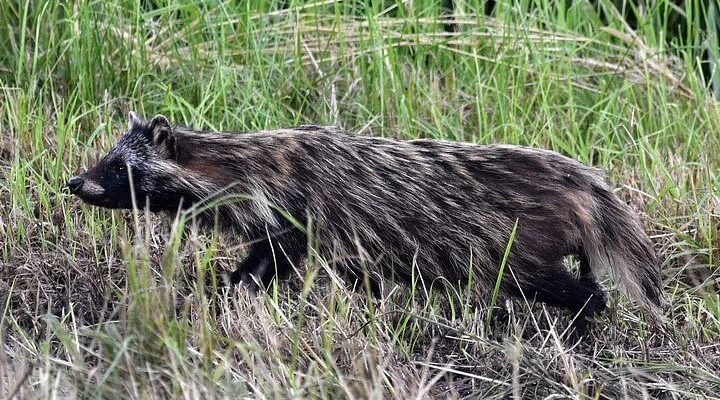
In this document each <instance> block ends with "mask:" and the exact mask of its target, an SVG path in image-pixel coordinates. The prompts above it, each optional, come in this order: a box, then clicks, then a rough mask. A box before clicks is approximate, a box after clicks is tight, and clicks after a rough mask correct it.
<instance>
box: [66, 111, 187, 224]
mask: <svg viewBox="0 0 720 400" xmlns="http://www.w3.org/2000/svg"><path fill="white" fill-rule="evenodd" d="M172 131H173V128H172V127H171V126H170V123H169V122H168V120H167V118H165V117H164V116H162V115H157V116H155V117H154V118H153V119H152V120H151V121H150V122H144V121H142V120H141V119H140V118H139V117H138V116H137V115H136V114H135V113H134V112H130V113H129V114H128V132H127V133H126V134H125V135H124V136H123V137H122V138H121V139H120V141H118V143H117V144H116V145H115V146H114V147H113V148H112V149H111V150H110V152H109V153H108V154H107V155H106V156H105V157H103V158H102V159H101V160H100V162H98V164H97V165H95V166H94V167H93V168H91V169H90V170H89V171H87V172H85V173H83V174H81V175H78V176H74V177H72V178H70V180H69V181H68V182H67V187H68V189H69V190H70V193H72V194H74V195H75V196H78V197H79V198H80V199H82V200H83V201H84V202H86V203H88V204H92V205H95V206H100V207H106V208H133V198H132V195H133V194H134V195H135V205H136V206H137V207H138V208H140V209H143V208H145V207H146V206H148V207H149V208H150V210H152V211H160V210H171V211H172V210H177V208H178V206H180V205H181V201H182V200H183V196H182V194H181V193H180V192H181V191H180V190H178V188H176V187H175V186H176V185H175V182H177V180H178V178H177V173H178V171H177V168H176V164H175V163H174V162H173V161H174V154H173V150H174V148H175V138H174V136H173V134H172ZM131 183H132V186H131ZM185 197H186V196H185ZM185 200H189V199H185Z"/></svg>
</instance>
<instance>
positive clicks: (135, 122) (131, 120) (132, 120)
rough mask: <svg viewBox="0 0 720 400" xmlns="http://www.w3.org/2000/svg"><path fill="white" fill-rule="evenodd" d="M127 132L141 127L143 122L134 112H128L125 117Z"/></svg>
mask: <svg viewBox="0 0 720 400" xmlns="http://www.w3.org/2000/svg"><path fill="white" fill-rule="evenodd" d="M127 123H128V131H131V130H132V129H133V128H134V127H136V126H139V125H142V124H143V121H142V120H141V119H140V117H138V115H137V114H135V111H130V112H128V115H127Z"/></svg>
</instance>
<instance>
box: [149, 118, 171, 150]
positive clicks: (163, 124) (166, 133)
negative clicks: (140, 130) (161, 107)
mask: <svg viewBox="0 0 720 400" xmlns="http://www.w3.org/2000/svg"><path fill="white" fill-rule="evenodd" d="M171 131H172V128H170V122H169V121H168V119H167V118H165V116H164V115H160V114H158V115H156V116H154V117H153V119H152V120H151V121H150V132H151V134H152V138H151V139H152V142H153V143H154V144H155V145H159V144H163V143H165V141H166V140H167V139H168V138H169V137H170V134H171Z"/></svg>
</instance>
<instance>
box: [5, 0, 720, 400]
mask: <svg viewBox="0 0 720 400" xmlns="http://www.w3.org/2000/svg"><path fill="white" fill-rule="evenodd" d="M59 3H61V2H54V1H43V0H38V1H32V2H24V1H3V2H0V39H1V40H0V346H2V350H1V351H0V398H7V397H13V396H16V397H18V398H118V399H120V398H123V399H124V398H139V399H148V398H188V399H190V398H192V399H195V398H197V399H206V398H241V397H247V398H328V399H337V398H357V399H359V398H397V399H408V398H428V397H429V398H463V397H475V398H508V397H510V398H536V397H543V398H578V399H584V398H588V399H616V398H660V399H675V398H702V399H706V398H720V345H719V344H718V343H720V297H719V296H718V290H719V287H718V286H719V283H720V272H719V269H718V268H720V267H719V261H718V260H720V239H719V234H720V232H719V231H718V227H719V226H720V219H719V216H720V215H719V212H720V211H718V210H719V209H720V199H719V197H718V193H719V192H720V177H719V176H718V171H720V169H719V167H720V143H719V141H718V140H719V139H718V138H720V109H719V108H718V103H717V102H716V100H715V99H714V98H713V96H712V91H710V90H708V89H707V88H706V87H705V83H704V81H705V79H710V80H712V79H716V78H717V77H714V76H713V77H700V72H699V71H701V69H700V68H699V67H698V58H697V56H698V54H701V53H702V49H703V46H707V47H710V48H711V50H712V49H717V37H716V36H715V35H707V36H705V35H703V33H702V31H701V30H700V29H698V26H700V25H701V24H700V22H702V21H704V18H706V15H705V14H704V10H702V9H701V7H700V5H701V3H700V2H699V1H685V2H683V3H682V4H683V5H682V6H680V7H676V6H673V5H672V4H671V3H668V2H665V1H658V2H654V5H652V6H648V8H645V9H643V10H642V13H643V15H642V16H641V17H640V19H639V20H638V24H637V30H633V29H631V28H630V27H629V26H628V25H626V24H625V22H624V21H623V19H622V18H621V17H620V14H619V13H618V12H617V11H615V9H614V8H612V7H611V6H609V4H610V2H608V1H600V2H599V4H600V5H599V6H597V7H593V6H592V5H590V3H588V2H587V1H577V2H573V3H574V5H572V6H569V5H568V4H565V3H566V2H552V1H549V0H547V1H543V0H537V1H531V0H522V1H518V2H499V4H498V5H497V6H496V8H495V10H494V11H493V14H492V16H490V17H482V16H479V15H481V14H478V12H477V10H482V9H483V6H484V5H483V4H482V3H483V2H475V1H457V2H455V9H454V14H452V15H447V14H443V12H442V10H441V8H440V7H439V6H438V4H436V3H438V2H437V1H415V2H397V3H392V2H388V1H386V2H382V1H371V2H370V5H361V4H359V3H360V2H358V1H348V2H333V1H319V2H315V3H307V4H306V3H303V2H294V1H290V2H287V4H284V3H285V2H277V3H276V2H262V3H260V2H258V3H260V4H248V3H246V2H242V1H237V2H227V3H225V4H216V3H215V2H192V1H186V0H167V1H161V2H158V3H159V4H158V5H157V6H156V7H154V8H152V7H149V6H147V5H144V2H140V1H136V2H129V1H121V2H119V3H118V4H112V3H111V2H101V1H84V0H81V1H79V2H77V4H71V3H72V2H67V4H59ZM63 3H64V2H63ZM250 3H254V2H250ZM598 9H600V10H602V13H599V12H598ZM671 12H679V13H683V14H684V15H686V16H687V18H688V19H689V20H690V21H691V23H690V24H688V25H687V26H686V27H684V28H683V29H684V30H683V31H682V32H680V34H679V35H677V36H676V37H674V38H673V40H672V41H671V42H670V44H668V40H667V38H666V36H665V35H667V32H668V31H669V30H670V29H669V28H672V27H670V26H668V24H669V23H668V15H669V14H670V13H671ZM710 16H712V14H711V15H710ZM711 54H712V51H711ZM128 110H137V111H138V112H139V113H140V114H143V115H145V116H146V117H151V116H153V115H155V114H157V113H162V114H165V115H167V116H168V117H169V118H170V120H171V121H175V122H178V123H181V124H185V125H190V126H194V127H197V128H205V129H213V130H232V131H247V130H258V129H265V128H274V127H279V126H290V125H295V124H302V123H313V124H336V125H339V126H341V127H343V128H345V129H346V130H348V131H351V132H360V133H362V134H365V135H377V136H393V137H402V138H417V137H425V138H443V139H451V140H462V141H470V142H476V143H517V144H523V145H530V146H536V147H542V148H547V149H553V150H556V151H559V152H561V153H563V154H565V155H568V156H570V157H573V158H575V159H578V160H580V161H582V162H584V163H588V164H592V165H595V166H598V167H601V168H604V169H606V170H607V171H608V180H609V181H610V182H612V183H613V185H615V186H616V187H617V188H618V194H619V195H620V196H621V197H622V198H623V199H625V200H627V201H628V202H629V203H630V204H631V205H632V206H633V207H634V208H635V209H636V210H637V211H638V212H639V213H641V214H642V216H643V220H644V221H645V224H646V228H647V231H648V232H649V233H650V234H651V237H652V239H653V242H654V244H655V247H656V249H657V251H658V254H659V255H660V256H661V259H662V260H663V262H662V275H663V282H664V293H665V295H666V297H667V299H668V300H669V302H670V306H669V307H668V309H667V310H665V317H666V318H667V322H666V324H665V326H664V328H663V329H662V330H652V329H648V326H647V324H646V323H645V321H644V319H643V316H642V314H641V313H640V312H638V310H637V309H636V308H635V307H633V305H632V304H630V303H629V302H628V301H627V299H625V298H624V297H622V296H621V295H620V294H619V293H617V292H616V291H614V290H613V286H612V280H611V279H607V280H605V281H604V284H605V287H606V288H607V289H608V290H609V291H611V293H612V301H611V307H610V309H609V310H608V311H607V312H606V313H605V314H604V315H603V316H601V317H597V320H596V323H595V324H594V328H593V329H592V330H591V332H590V337H589V338H587V339H586V340H584V341H582V342H580V343H574V342H573V341H572V340H570V339H568V338H566V336H567V334H566V328H567V327H568V324H569V321H570V319H569V317H568V315H566V314H565V313H563V312H561V311H560V310H556V309H549V308H545V307H543V306H542V305H539V304H534V305H532V304H531V305H528V304H525V303H523V302H519V301H507V300H506V299H500V300H499V301H498V303H497V307H498V309H496V311H495V312H494V314H495V315H496V316H498V315H499V317H493V318H487V317H488V309H489V306H490V305H491V302H492V299H491V296H490V294H488V298H487V299H485V300H484V301H480V302H479V303H478V302H475V301H473V302H470V301H469V300H468V299H466V298H463V297H462V296H459V298H451V299H448V298H445V297H443V296H439V295H438V294H436V293H428V292H427V291H426V289H425V288H424V287H423V286H422V285H417V286H415V287H403V286H399V287H397V288H394V289H392V288H390V287H388V288H386V289H388V291H389V292H391V294H390V295H389V296H388V297H387V298H385V299H383V300H380V301H368V300H367V299H366V297H365V295H364V294H362V293H356V292H352V291H350V290H348V288H347V285H345V284H343V283H342V282H340V281H339V278H338V277H337V275H336V274H335V272H334V271H333V270H332V269H329V268H327V266H326V265H325V264H324V263H323V261H322V260H311V262H309V263H308V265H307V267H306V268H305V269H304V270H302V271H298V274H297V276H296V277H294V278H293V279H292V281H291V282H288V283H282V284H280V285H276V286H274V287H273V288H272V289H271V290H270V291H269V292H268V293H266V294H265V295H259V296H254V295H249V294H248V293H245V292H244V291H242V290H231V291H218V290H215V288H213V287H209V286H208V285H206V282H207V281H210V280H209V279H206V278H207V277H208V276H209V275H211V276H212V275H217V274H218V273H219V272H220V271H225V270H230V269H233V267H234V266H235V265H237V263H238V262H239V259H240V257H241V255H242V246H238V245H239V243H238V241H237V238H231V237H227V236H223V235H222V234H217V233H213V232H205V231H198V230H196V229H193V228H192V226H191V225H192V224H190V223H188V222H187V221H184V220H182V219H178V220H176V221H172V220H163V219H160V218H157V217H155V216H150V215H142V214H139V215H138V214H134V213H132V212H117V211H116V212H110V211H107V210H100V209H96V208H92V207H87V206H84V205H82V204H80V203H79V202H78V201H77V200H76V199H74V198H72V197H71V196H69V195H68V194H66V193H65V192H64V191H63V185H64V182H65V181H66V180H67V179H68V178H69V177H70V176H72V175H73V174H74V173H76V172H79V171H82V170H83V169H85V168H87V167H88V166H91V165H92V164H93V163H94V161H95V160H96V159H97V157H99V156H101V155H102V154H103V153H104V152H105V151H107V150H108V149H109V148H110V147H111V145H112V144H113V143H114V141H115V140H116V139H117V138H118V137H119V136H120V135H121V134H122V132H123V129H124V128H125V117H124V116H125V114H126V113H127V111H128ZM183 236H184V237H183Z"/></svg>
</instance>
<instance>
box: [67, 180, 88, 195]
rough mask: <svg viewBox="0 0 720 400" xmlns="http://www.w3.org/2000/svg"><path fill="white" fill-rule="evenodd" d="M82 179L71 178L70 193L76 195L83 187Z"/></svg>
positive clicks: (68, 183)
mask: <svg viewBox="0 0 720 400" xmlns="http://www.w3.org/2000/svg"><path fill="white" fill-rule="evenodd" d="M83 182H84V181H83V180H82V178H79V177H77V176H73V177H72V178H70V180H69V181H68V182H67V187H68V189H70V193H72V194H75V193H77V191H78V190H80V188H81V187H82V185H83Z"/></svg>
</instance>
